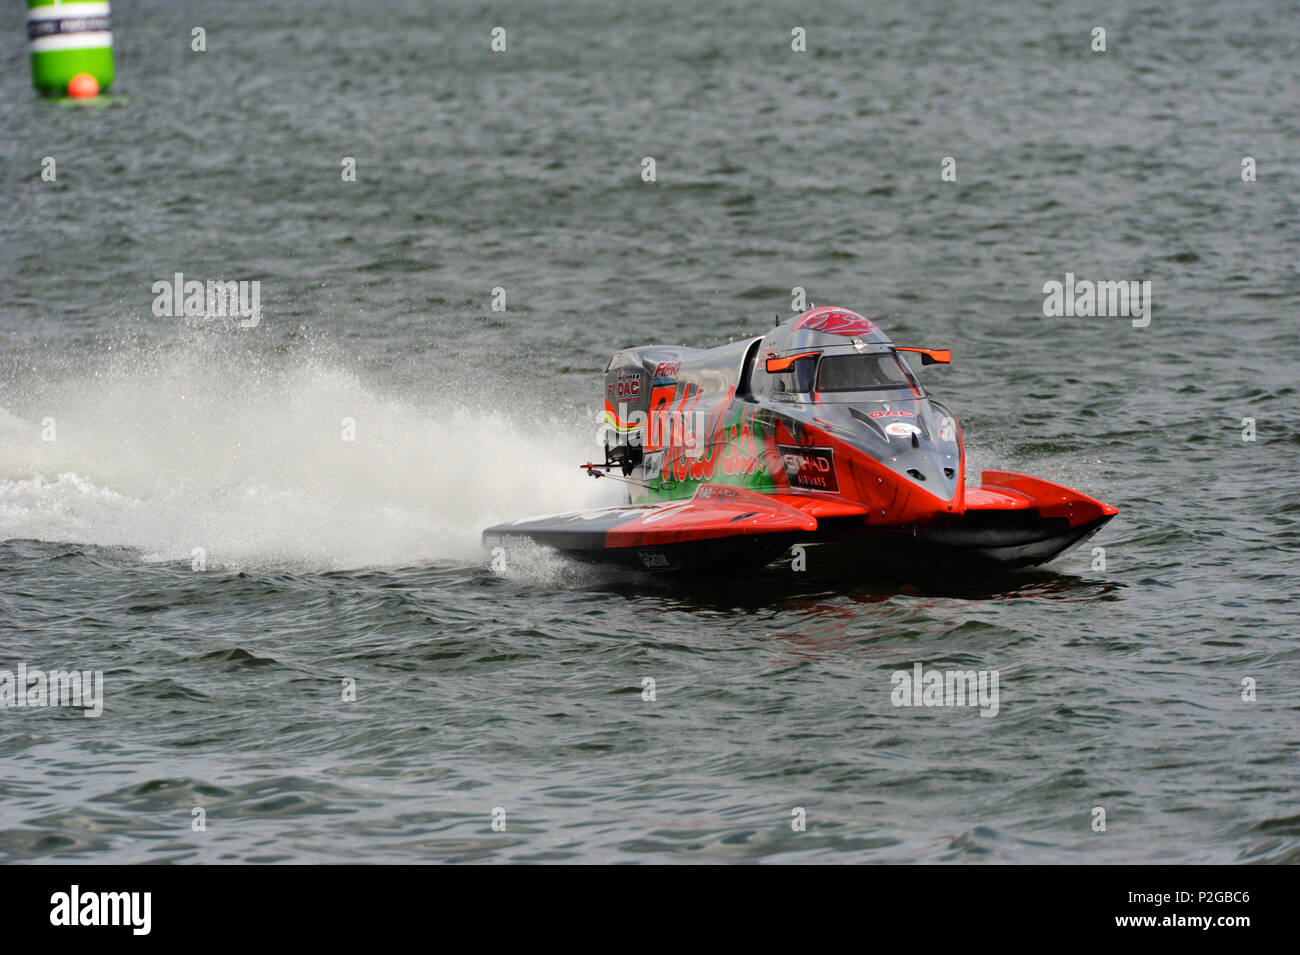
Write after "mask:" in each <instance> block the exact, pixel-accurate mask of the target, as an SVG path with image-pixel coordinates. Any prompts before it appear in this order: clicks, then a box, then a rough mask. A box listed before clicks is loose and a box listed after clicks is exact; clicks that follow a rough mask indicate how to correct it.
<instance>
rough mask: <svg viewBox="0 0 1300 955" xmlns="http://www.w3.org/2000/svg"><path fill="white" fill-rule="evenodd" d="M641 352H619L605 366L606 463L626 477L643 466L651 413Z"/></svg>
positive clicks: (648, 378)
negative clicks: (646, 429)
mask: <svg viewBox="0 0 1300 955" xmlns="http://www.w3.org/2000/svg"><path fill="white" fill-rule="evenodd" d="M640 351H641V349H630V350H628V351H621V352H616V353H615V354H614V357H613V358H611V359H610V360H609V364H608V365H607V366H606V367H605V417H604V424H605V460H606V462H608V463H609V464H614V465H617V466H618V467H619V468H620V469H621V470H622V472H623V475H624V476H625V477H626V476H627V475H629V474H631V473H632V470H633V469H634V468H635V467H636V466H637V465H638V464H639V463H641V458H642V456H643V454H644V447H645V422H647V421H648V420H649V411H650V374H649V372H647V370H646V368H645V362H644V360H643V358H642V356H641V355H640Z"/></svg>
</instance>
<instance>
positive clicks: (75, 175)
mask: <svg viewBox="0 0 1300 955" xmlns="http://www.w3.org/2000/svg"><path fill="white" fill-rule="evenodd" d="M1298 13H1300V10H1298V8H1297V6H1296V4H1295V3H1283V2H1277V3H1271V2H1245V3H1234V4H1231V5H1227V4H1215V3H1187V2H1176V3H1162V4H1147V5H1127V4H1103V5H1101V6H1099V7H1097V8H1095V9H1092V10H1087V11H1085V10H1084V9H1082V8H1079V9H1076V8H1075V7H1074V6H1072V5H1071V6H1067V5H1061V6H1059V7H1058V6H1045V5H1039V4H1017V3H990V4H979V5H969V7H968V8H962V9H953V8H951V6H950V5H947V4H918V3H898V4H885V3H870V4H850V3H828V4H820V5H815V6H813V7H812V8H808V9H807V10H802V9H801V10H800V11H792V10H791V9H790V8H788V7H787V6H785V5H782V4H772V3H745V4H739V3H735V4H719V5H707V6H706V5H697V4H688V3H673V4H663V5H651V6H647V5H635V6H630V7H626V8H624V6H623V5H614V4H603V3H553V4H522V3H503V4H494V5H491V6H490V8H484V7H483V6H482V5H481V4H473V3H456V4H436V5H435V4H427V5H426V4H418V3H413V2H412V3H388V2H377V3H374V4H369V5H366V6H365V9H364V11H362V10H360V9H359V8H358V6H357V4H355V3H343V2H320V3H310V4H309V3H303V2H286V3H275V4H266V3H226V4H220V5H217V4H201V3H191V2H168V3H161V2H157V3H147V2H140V3H120V4H118V5H117V6H116V7H115V10H114V28H115V31H116V37H117V68H118V84H117V86H116V87H115V90H114V94H115V95H114V96H113V97H112V98H111V100H110V101H108V102H102V103H99V104H95V105H89V106H87V105H79V106H74V105H68V104H56V103H51V102H46V101H41V100H38V99H36V98H34V96H33V95H32V94H31V91H30V80H29V77H28V73H27V69H28V67H27V61H26V51H25V44H24V36H23V31H22V23H21V16H20V14H18V13H17V12H16V11H11V15H10V16H9V17H8V18H7V23H6V24H5V28H4V30H3V31H0V64H2V65H3V70H2V71H0V129H2V130H3V135H0V161H2V168H3V180H2V182H3V185H2V188H3V194H2V195H0V200H2V201H0V207H3V209H4V212H3V213H2V214H0V215H3V229H2V230H0V282H2V283H3V284H2V286H0V287H2V288H3V292H2V293H0V541H3V543H0V669H10V670H12V669H15V668H16V667H17V666H18V664H19V663H25V664H26V665H27V666H28V667H43V668H47V669H55V668H73V667H76V668H82V669H90V670H102V671H103V673H104V697H105V698H104V712H103V715H102V716H101V717H99V718H98V719H84V718H82V716H81V713H80V712H79V711H73V710H50V709H44V710H42V709H31V708H9V709H0V859H3V860H6V861H26V860H36V861H68V860H92V861H114V862H120V861H133V862H135V861H141V862H145V861H153V862H163V861H177V862H190V861H205V862H212V861H388V860H391V861H452V860H482V861H527V860H565V861H592V860H596V861H710V862H717V861H927V862H935V861H1012V862H1029V861H1046V862H1088V863H1108V862H1130V861H1212V862H1234V861H1268V862H1286V861H1291V862H1294V861H1297V860H1300V815H1297V809H1296V803H1295V792H1296V791H1297V789H1298V788H1300V764H1298V762H1297V758H1298V756H1300V752H1298V750H1300V731H1298V726H1300V722H1298V720H1297V715H1298V714H1300V651H1298V650H1297V646H1296V640H1297V635H1298V631H1300V626H1298V615H1297V613H1296V600H1295V593H1296V575H1297V571H1298V569H1300V567H1298V564H1300V561H1297V550H1298V549H1300V526H1298V525H1297V520H1298V518H1300V490H1298V482H1297V477H1296V475H1297V465H1300V441H1298V440H1297V437H1296V429H1297V425H1298V424H1300V413H1298V411H1297V400H1296V399H1297V391H1296V381H1297V373H1296V367H1297V361H1298V360H1300V344H1298V342H1297V331H1298V329H1300V326H1298V324H1297V317H1296V307H1297V303H1298V302H1300V274H1298V272H1297V264H1298V263H1300V230H1298V227H1297V222H1298V219H1297V213H1298V211H1300V210H1298V208H1297V195H1300V174H1298V172H1297V169H1298V165H1297V162H1298V159H1300V156H1298V155H1297V154H1298V152H1300V150H1298V149H1297V136H1298V135H1300V96H1297V95H1296V93H1297V90H1300V76H1298V74H1300V65H1298V64H1300V16H1298V15H1297V14H1298ZM1098 25H1101V26H1104V27H1106V28H1107V30H1108V43H1107V46H1108V49H1107V51H1106V52H1105V53H1094V52H1092V51H1091V50H1090V49H1089V43H1090V38H1091V31H1092V28H1093V27H1094V26H1098ZM196 26H202V27H204V28H205V29H206V31H207V42H208V50H207V52H205V53H193V52H191V51H190V49H189V41H190V31H191V30H192V28H194V27H196ZM495 26H503V27H505V29H506V31H507V33H506V35H507V50H506V52H504V53H493V52H492V51H491V49H490V45H489V44H490V31H491V29H492V28H493V27H495ZM796 26H803V27H805V28H806V30H807V35H808V47H809V49H808V52H806V53H795V52H793V51H791V49H790V31H791V29H792V28H794V27H796ZM47 156H51V157H54V158H55V159H56V162H57V179H56V181H55V182H45V181H42V178H41V175H40V170H41V162H42V159H43V158H44V157H47ZM647 156H651V157H654V158H655V160H656V163H657V178H658V181H657V182H656V183H654V184H647V183H644V182H642V180H641V177H640V172H641V161H642V159H643V158H644V157H647ZM945 156H951V157H953V158H955V159H956V161H957V172H958V177H957V181H956V182H943V181H941V178H940V162H941V160H942V159H943V157H945ZM1245 156H1250V157H1253V158H1255V160H1256V161H1257V168H1258V180H1257V181H1256V182H1253V183H1246V182H1243V181H1242V179H1241V175H1240V173H1241V160H1242V158H1243V157H1245ZM343 157H353V158H355V160H356V168H357V181H356V182H344V181H343V179H342V177H341V175H340V170H341V162H342V160H343ZM178 271H179V272H183V273H185V275H186V276H187V277H191V278H198V279H203V280H206V279H222V280H258V281H260V282H261V300H262V308H263V313H264V315H263V320H262V322H261V324H259V325H258V326H257V327H255V328H250V329H240V328H238V327H236V326H235V325H234V324H233V323H231V322H228V321H206V322H186V321H184V320H182V319H177V318H167V317H157V316H155V315H154V314H153V313H152V310H151V305H152V303H153V299H154V294H153V292H152V290H151V289H152V285H153V283H154V282H156V281H159V280H163V279H170V278H171V277H172V275H173V274H174V273H175V272H178ZM1066 272H1073V273H1075V274H1076V275H1079V276H1081V277H1086V278H1090V279H1094V280H1118V279H1138V280H1150V281H1151V282H1152V284H1153V300H1154V308H1153V314H1152V321H1151V324H1150V325H1149V326H1148V327H1146V328H1134V327H1132V325H1131V324H1130V322H1129V320H1128V319H1124V318H1114V317H1108V318H1070V319H1066V318H1046V317H1044V315H1043V310H1042V302H1043V294H1042V286H1043V284H1044V283H1045V282H1047V281H1050V280H1053V279H1055V280H1063V279H1064V276H1065V273H1066ZM795 286H802V287H804V288H806V289H807V292H808V298H809V299H810V300H811V301H813V302H816V303H817V304H832V303H835V304H841V305H844V306H846V307H850V308H854V309H857V310H859V311H862V312H864V313H866V314H869V315H873V316H880V317H881V318H882V321H883V324H884V326H885V328H886V329H887V330H888V331H889V332H890V333H891V334H892V336H893V337H894V339H895V340H897V341H899V342H902V343H906V344H914V345H932V346H951V347H952V348H953V349H954V352H955V361H954V364H953V365H952V366H951V367H949V368H942V369H926V370H925V372H924V375H925V381H926V384H927V386H928V387H929V388H930V390H931V391H932V392H933V393H934V394H935V395H936V396H937V397H939V398H941V399H942V400H943V401H944V402H945V403H947V404H948V405H949V406H950V407H951V408H952V409H953V411H954V412H955V413H956V414H957V415H958V416H959V417H960V418H961V420H962V422H963V426H964V429H965V434H966V439H967V449H968V455H969V457H970V460H969V462H968V473H969V474H970V475H971V476H972V477H973V476H974V475H976V474H978V472H979V470H980V469H982V468H984V467H994V466H1000V467H1007V468H1011V469H1018V470H1024V471H1028V472H1030V473H1035V474H1040V475H1042V476H1044V477H1047V478H1049V479H1053V480H1058V481H1062V482H1064V483H1067V484H1070V485H1072V486H1075V487H1078V488H1080V489H1081V490H1083V491H1085V492H1086V493H1089V494H1093V495H1094V496H1097V497H1099V498H1101V499H1103V500H1106V501H1108V502H1110V503H1113V504H1115V505H1117V506H1118V507H1119V508H1120V515H1119V517H1118V518H1116V520H1115V521H1113V522H1112V523H1111V524H1110V525H1109V526H1108V527H1107V528H1106V529H1105V530H1104V531H1103V532H1102V534H1101V535H1100V536H1099V537H1098V538H1097V539H1096V540H1095V541H1093V542H1092V543H1091V544H1090V545H1089V546H1088V547H1085V548H1084V549H1082V550H1079V551H1077V552H1074V553H1071V554H1068V555H1066V556H1065V557H1063V558H1061V559H1060V560H1058V561H1057V562H1055V563H1054V564H1052V565H1050V567H1048V568H1046V569H1043V570H1039V571H1035V572H1031V573H1020V574H1014V575H1008V576H1004V577H999V578H994V579H977V580H970V579H952V578H951V577H949V576H947V575H945V574H936V575H932V576H926V577H921V578H916V577H906V576H900V575H897V574H891V573H888V572H887V571H886V572H881V573H873V574H863V573H848V572H842V573H832V574H825V573H811V572H810V573H805V574H796V573H792V572H791V571H790V569H789V568H788V567H782V566H776V567H773V568H772V569H770V570H768V571H766V572H765V573H763V574H762V575H761V576H760V577H759V578H758V579H755V580H745V581H739V582H733V583H730V584H726V585H719V586H708V585H704V584H702V583H698V582H695V583H687V584H666V583H661V582H655V581H647V580H638V579H635V578H618V577H611V576H607V575H603V574H600V573H593V572H591V571H589V570H583V569H580V568H576V567H572V566H569V565H566V564H564V563H563V562H561V561H558V560H540V561H537V562H536V563H534V564H530V565H528V566H525V567H521V568H514V569H512V570H511V571H509V572H507V573H506V574H505V575H504V576H501V575H497V574H495V573H493V572H492V571H491V570H490V569H489V567H488V565H487V558H486V555H485V554H484V553H483V552H482V551H481V549H480V546H479V543H478V532H479V530H480V529H481V528H482V527H483V526H485V525H487V524H490V523H494V522H496V521H500V520H505V519H512V518H516V517H525V516H529V515H531V514H535V513H541V512H549V511H559V510H566V509H570V508H573V507H579V506H584V505H588V504H593V503H599V502H601V501H605V500H608V499H609V495H610V494H611V491H610V490H609V489H606V488H602V487H601V486H599V485H597V484H595V482H591V481H589V480H587V479H586V478H584V477H583V476H582V475H581V474H580V473H579V472H578V471H577V469H576V468H575V467H574V465H576V464H578V463H581V462H583V461H585V460H588V459H589V458H590V457H591V455H592V454H593V453H598V452H596V451H595V447H594V444H595V442H594V433H595V420H594V418H595V413H596V411H597V410H598V408H599V400H600V397H601V393H600V371H601V369H602V368H603V366H604V363H605V362H606V360H607V359H608V357H609V355H610V354H611V353H612V352H613V351H614V350H615V349H617V348H619V347H622V346H626V345H632V344H639V343H644V342H649V341H655V340H658V341H666V342H671V343H688V344H697V345H711V344H717V343H722V342H725V341H727V340H728V339H729V338H732V337H740V336H742V335H747V334H752V333H755V332H758V331H761V330H762V329H763V328H765V327H766V326H767V325H768V324H770V323H771V321H772V317H773V315H776V314H781V315H789V314H790V299H791V289H792V288H793V287H795ZM495 287H500V288H503V289H504V290H505V293H506V301H507V309H506V311H504V312H493V311H492V310H491V307H490V303H491V296H492V289H493V288H495ZM1244 417H1252V418H1254V419H1255V420H1256V426H1257V439H1256V440H1255V441H1254V442H1245V441H1243V440H1242V438H1241V432H1242V418H1244ZM344 418H351V419H352V420H353V421H354V422H355V427H356V433H357V440H355V441H352V442H345V441H343V440H341V437H340V426H341V422H342V420H343V419H344ZM46 419H52V420H53V423H54V425H55V428H56V434H57V437H56V439H55V440H53V441H43V440H41V437H42V432H43V430H44V429H45V424H44V422H45V420H46ZM1093 545H1096V546H1100V547H1103V548H1104V549H1105V564H1106V566H1105V569H1104V570H1102V569H1093V563H1094V555H1093V552H1092V549H1091V547H1092V546H1093ZM195 548H202V550H203V554H204V556H205V559H206V562H207V564H206V566H207V569H206V570H202V571H197V570H194V569H193V564H192V560H193V559H194V557H193V555H194V549H195ZM917 662H920V663H923V664H924V665H926V666H927V667H935V668H942V669H950V668H965V669H976V670H982V669H993V670H997V671H998V672H999V674H1000V687H1001V703H1000V709H999V712H998V715H997V716H996V717H993V718H981V717H980V716H979V715H978V712H977V711H975V710H971V709H917V708H896V707H894V706H893V705H892V704H891V700H890V691H891V689H892V684H891V681H890V677H891V674H892V673H893V672H895V671H896V670H910V669H911V667H912V665H913V664H914V663H917ZM646 677H650V678H653V679H654V680H655V681H656V687H657V699H656V700H655V701H654V702H646V701H644V700H643V699H642V696H641V690H642V680H643V679H644V678H646ZM1247 678H1250V679H1253V680H1255V681H1256V684H1257V698H1256V699H1255V701H1254V702H1245V701H1243V699H1242V690H1241V688H1242V681H1243V680H1244V679H1247ZM344 680H355V682H356V688H357V700H356V702H343V701H342V699H341V687H342V684H343V681H344ZM1099 806H1100V807H1102V808H1104V809H1105V810H1106V815H1107V830H1106V831H1105V832H1096V831H1093V829H1092V826H1091V823H1092V820H1093V809H1094V807H1099ZM196 807H201V808H203V809H204V810H205V812H206V821H207V827H206V830H205V831H202V832H197V831H194V829H193V828H192V826H191V822H192V818H193V810H194V809H195V808H196ZM496 807H500V808H503V809H504V810H505V811H506V819H507V824H506V831H504V832H496V831H493V829H492V825H491V821H492V811H493V809H494V808H496ZM795 807H802V808H803V809H805V810H806V813H807V831H805V832H796V831H793V830H792V827H791V825H790V821H791V811H792V809H794V808H795Z"/></svg>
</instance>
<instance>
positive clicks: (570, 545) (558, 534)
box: [483, 484, 817, 568]
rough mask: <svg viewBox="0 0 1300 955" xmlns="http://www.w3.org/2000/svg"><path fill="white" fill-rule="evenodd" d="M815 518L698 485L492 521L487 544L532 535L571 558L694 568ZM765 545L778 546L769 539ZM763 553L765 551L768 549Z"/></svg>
mask: <svg viewBox="0 0 1300 955" xmlns="http://www.w3.org/2000/svg"><path fill="white" fill-rule="evenodd" d="M816 530H817V519H816V518H815V517H812V516H810V515H808V514H805V513H804V512H803V511H800V510H798V509H797V508H794V507H790V506H789V505H788V504H783V503H781V502H780V501H776V500H773V499H772V498H771V497H768V496H766V495H763V494H757V493H755V492H753V491H745V490H740V489H739V488H734V487H726V486H724V485H720V484H701V485H700V486H699V487H698V488H697V489H696V491H695V496H694V497H692V498H689V499H688V500H682V501H666V502H664V503H660V504H646V505H628V506H624V507H604V508H597V509H594V510H588V511H573V512H570V513H567V514H555V515H551V516H548V517H537V518H533V519H531V520H526V521H516V522H514V523H512V524H498V525H497V526H495V527H489V528H488V529H487V530H485V531H484V532H483V543H484V544H485V545H487V546H488V547H494V546H502V545H508V544H511V543H516V542H518V541H520V540H527V541H532V542H534V543H537V544H541V545H543V546H546V547H554V548H556V549H557V550H560V551H563V552H565V553H567V554H571V555H573V556H578V557H586V558H589V559H602V560H624V561H627V562H636V561H639V562H640V563H641V564H642V565H643V566H646V567H656V568H658V567H663V568H667V567H687V566H699V565H701V564H703V563H707V562H708V561H711V560H727V559H730V558H732V557H736V558H741V557H748V556H752V557H754V558H755V559H757V558H758V557H760V556H762V554H763V553H764V552H767V551H769V547H768V546H764V545H763V544H760V543H759V540H758V539H759V538H775V537H776V536H777V535H782V534H808V533H811V532H813V531H816ZM772 546H777V547H779V546H780V542H776V541H773V543H772ZM769 556H770V554H769Z"/></svg>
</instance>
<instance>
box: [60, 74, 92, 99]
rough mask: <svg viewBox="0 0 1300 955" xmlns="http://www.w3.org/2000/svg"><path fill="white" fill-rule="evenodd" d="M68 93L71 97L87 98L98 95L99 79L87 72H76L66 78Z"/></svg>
mask: <svg viewBox="0 0 1300 955" xmlns="http://www.w3.org/2000/svg"><path fill="white" fill-rule="evenodd" d="M68 95H69V96H71V97H72V98H73V99H89V98H90V97H92V96H98V95H99V80H97V79H95V78H94V77H93V76H91V75H90V74H89V73H78V74H77V75H76V76H74V77H73V78H72V79H70V80H68Z"/></svg>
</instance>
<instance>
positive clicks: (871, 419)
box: [483, 307, 1117, 571]
mask: <svg viewBox="0 0 1300 955" xmlns="http://www.w3.org/2000/svg"><path fill="white" fill-rule="evenodd" d="M905 354H914V355H916V356H918V357H919V360H920V363H921V364H922V365H933V364H946V363H948V362H949V361H951V352H950V351H949V350H947V349H936V348H908V347H902V346H899V345H895V344H894V343H893V342H891V341H890V339H889V338H888V336H886V335H885V333H884V332H883V331H882V330H881V328H880V326H879V324H877V323H876V322H875V321H873V320H870V319H867V318H864V317H863V316H862V315H859V314H858V313H856V312H852V311H849V310H848V309H844V308H836V307H824V308H815V309H812V310H810V311H808V312H805V313H804V314H802V315H800V316H799V317H798V318H795V319H791V320H790V321H787V322H785V323H783V324H779V325H777V326H776V327H774V328H773V329H772V330H771V331H769V332H768V333H767V334H766V335H763V336H761V337H757V338H751V339H747V340H744V341H740V342H735V343H733V344H730V345H723V346H720V347H717V348H708V349H700V348H686V347H677V346H662V345H647V346H643V347H638V348H629V349H625V350H623V351H620V352H617V353H616V354H615V355H614V357H613V358H612V359H610V362H609V364H608V366H607V367H606V369H605V406H604V420H603V423H602V429H603V444H604V448H605V460H604V461H602V462H599V463H587V464H584V465H581V467H583V468H585V469H586V470H587V471H588V473H590V474H591V475H592V476H593V477H611V478H613V479H615V480H621V481H623V482H624V483H625V485H626V488H627V491H626V494H625V503H624V504H622V505H620V506H614V507H602V508H594V509H588V510H581V511H574V512H571V513H566V514H555V515H549V516H545V517H536V518H532V519H529V520H521V521H515V522H513V523H508V524H499V525H497V526H495V527H489V528H488V529H487V530H485V531H484V532H483V543H484V544H485V546H487V547H488V548H492V549H495V548H498V547H500V548H510V547H512V546H515V545H519V544H525V543H530V544H533V545H541V546H543V547H549V548H554V549H556V550H558V551H560V552H562V553H563V554H565V555H568V556H570V557H574V558H578V559H581V560H588V561H598V562H612V563H618V564H625V565H630V566H633V567H638V568H644V569H647V570H655V571H660V570H662V571H680V570H697V571H698V570H705V569H720V568H727V569H739V568H752V567H756V566H761V565H763V564H766V563H768V562H769V561H771V560H772V559H774V558H775V557H776V556H777V555H778V554H781V553H783V552H795V551H792V549H793V548H796V547H799V546H804V545H832V546H834V547H835V548H838V549H839V550H840V551H841V552H848V553H849V554H853V553H859V554H863V553H871V554H874V555H877V556H879V555H887V556H888V557H889V559H890V560H893V559H894V558H895V557H897V558H899V559H909V560H915V559H920V560H922V561H926V562H932V561H944V562H956V563H959V564H962V565H967V566H969V565H994V566H1005V567H1024V566H1030V565H1035V564H1042V563H1045V562H1047V561H1049V560H1051V559H1053V558H1054V557H1056V556H1058V555H1059V554H1061V553H1062V552H1064V551H1065V550H1067V549H1069V548H1071V547H1073V546H1075V545H1076V544H1078V543H1080V542H1081V541H1083V540H1084V539H1086V538H1088V537H1089V536H1091V535H1092V534H1094V533H1096V532H1097V530H1098V529H1100V528H1101V527H1102V525H1104V524H1105V523H1106V522H1107V521H1109V520H1110V519H1111V518H1112V517H1114V516H1115V514H1116V513H1117V511H1116V509H1115V508H1114V507H1112V506H1110V505H1109V504H1103V503H1102V502H1101V501H1098V500H1096V499H1094V498H1091V497H1089V496H1087V495H1086V494H1083V493H1081V492H1079V491H1076V490H1073V489H1071V488H1068V487H1064V486H1062V485H1060V484H1054V483H1052V482H1051V481H1046V480H1043V479H1042V478H1036V477H1030V476H1029V475H1027V474H1018V473H1015V472H1012V471H989V470H986V471H984V472H983V474H982V475H981V478H980V483H979V486H978V487H975V486H968V485H967V483H966V477H965V464H966V458H965V447H964V444H963V440H962V431H961V426H960V424H958V422H957V419H956V418H955V417H954V416H953V415H952V413H951V412H950V411H949V410H948V409H947V408H946V407H944V405H942V404H940V403H939V402H938V401H935V400H934V399H933V398H931V397H929V396H928V395H927V394H926V393H925V391H924V390H923V389H922V387H921V384H920V382H919V381H918V380H917V376H916V374H915V373H914V371H913V369H912V367H911V364H910V362H909V360H907V359H906V358H905V357H904V355H905ZM795 553H797V552H795Z"/></svg>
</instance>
